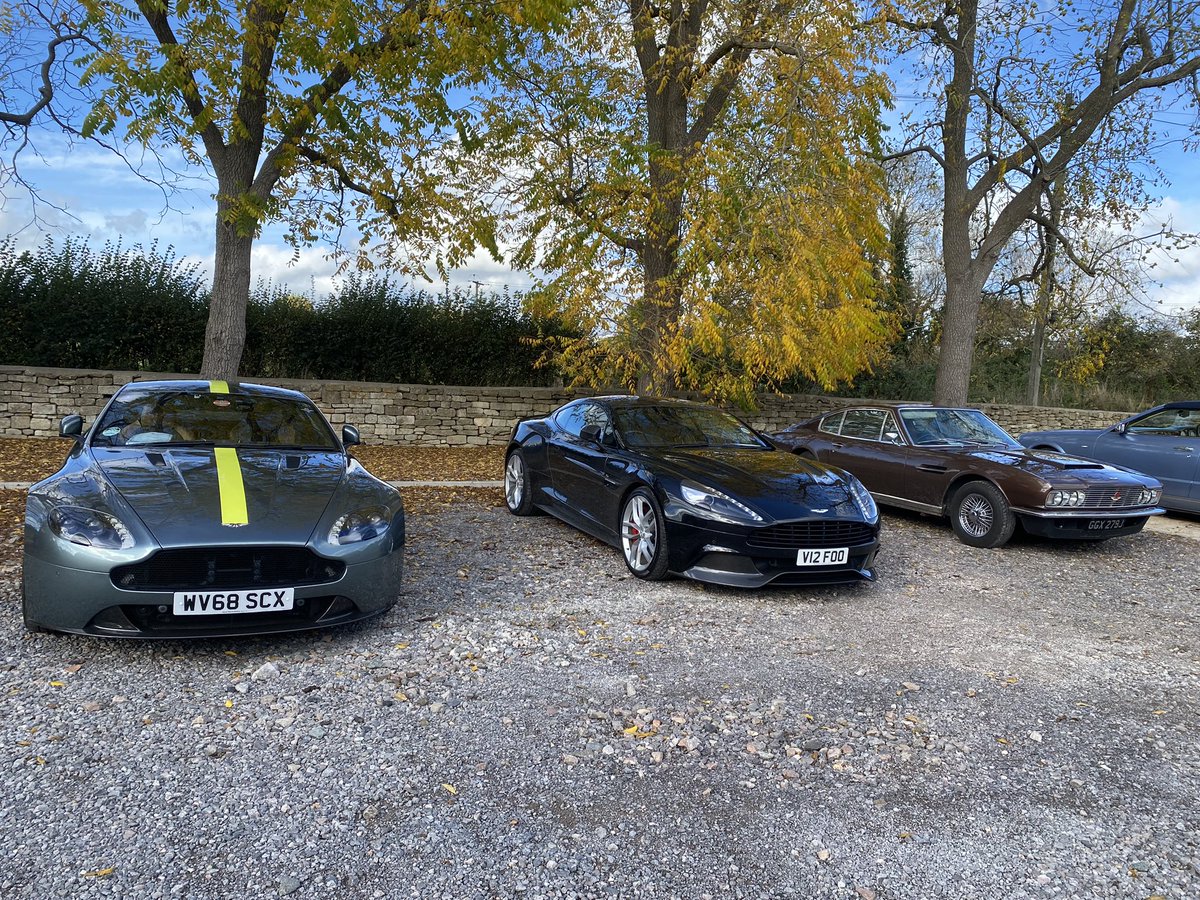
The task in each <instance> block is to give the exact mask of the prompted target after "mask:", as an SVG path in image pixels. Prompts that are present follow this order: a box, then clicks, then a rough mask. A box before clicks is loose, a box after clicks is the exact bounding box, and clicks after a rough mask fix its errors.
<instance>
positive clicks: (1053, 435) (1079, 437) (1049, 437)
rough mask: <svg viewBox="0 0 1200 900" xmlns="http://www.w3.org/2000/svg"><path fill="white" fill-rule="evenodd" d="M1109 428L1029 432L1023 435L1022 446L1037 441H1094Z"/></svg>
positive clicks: (1021, 438)
mask: <svg viewBox="0 0 1200 900" xmlns="http://www.w3.org/2000/svg"><path fill="white" fill-rule="evenodd" d="M1108 430H1109V429H1107V428H1060V429H1057V430H1054V431H1029V432H1026V433H1025V434H1023V435H1021V437H1020V438H1019V440H1020V441H1021V443H1022V444H1025V445H1029V444H1031V443H1033V442H1035V441H1052V442H1054V443H1058V442H1060V441H1069V442H1072V443H1073V442H1077V441H1094V440H1095V439H1096V438H1098V437H1100V435H1102V434H1104V432H1105V431H1108Z"/></svg>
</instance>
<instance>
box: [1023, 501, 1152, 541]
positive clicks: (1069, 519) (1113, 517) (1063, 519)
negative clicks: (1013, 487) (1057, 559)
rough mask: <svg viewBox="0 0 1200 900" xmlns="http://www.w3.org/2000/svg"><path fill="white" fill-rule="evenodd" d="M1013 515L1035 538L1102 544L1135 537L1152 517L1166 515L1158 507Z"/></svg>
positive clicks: (1068, 510)
mask: <svg viewBox="0 0 1200 900" xmlns="http://www.w3.org/2000/svg"><path fill="white" fill-rule="evenodd" d="M1013 512H1014V513H1015V514H1016V515H1017V517H1018V518H1019V519H1020V520H1021V527H1022V528H1024V529H1025V531H1026V532H1028V533H1029V534H1032V535H1034V536H1035V537H1045V538H1060V539H1062V540H1068V541H1103V540H1107V539H1108V538H1113V537H1124V536H1125V535H1130V534H1137V533H1138V532H1139V531H1141V530H1142V529H1143V528H1144V527H1145V526H1146V522H1147V521H1148V520H1149V518H1150V517H1151V516H1161V515H1162V514H1163V513H1165V512H1166V510H1165V509H1162V508H1160V507H1152V508H1148V507H1141V508H1138V509H1129V510H1126V509H1121V510H1112V509H1054V510H1043V509H1021V508H1015V509H1013Z"/></svg>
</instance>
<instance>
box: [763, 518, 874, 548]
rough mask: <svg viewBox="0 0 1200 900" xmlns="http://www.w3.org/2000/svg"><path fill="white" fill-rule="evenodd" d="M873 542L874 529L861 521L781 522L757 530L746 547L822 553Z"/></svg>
mask: <svg viewBox="0 0 1200 900" xmlns="http://www.w3.org/2000/svg"><path fill="white" fill-rule="evenodd" d="M873 540H875V529H874V528H872V527H871V526H870V525H867V524H866V523H865V522H844V521H838V520H836V519H835V520H832V521H824V520H821V521H816V522H784V523H782V524H779V525H768V526H767V527H766V528H759V529H757V530H756V531H754V532H752V533H751V534H750V536H749V537H748V538H746V544H747V545H748V546H751V547H760V548H762V549H764V550H823V549H825V548H827V547H856V546H858V545H859V544H869V543H870V542H871V541H873Z"/></svg>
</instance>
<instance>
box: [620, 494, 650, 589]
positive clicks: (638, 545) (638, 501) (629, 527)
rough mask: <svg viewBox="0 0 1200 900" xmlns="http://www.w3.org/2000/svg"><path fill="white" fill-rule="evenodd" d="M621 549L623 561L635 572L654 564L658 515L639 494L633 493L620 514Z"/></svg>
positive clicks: (644, 569)
mask: <svg viewBox="0 0 1200 900" xmlns="http://www.w3.org/2000/svg"><path fill="white" fill-rule="evenodd" d="M621 549H622V550H623V551H624V552H625V561H626V562H627V563H628V564H629V568H631V569H633V570H634V571H635V572H645V571H646V570H647V569H649V568H650V567H651V566H652V565H653V564H654V556H655V553H656V552H657V550H658V517H657V516H656V515H655V513H654V507H653V506H651V505H650V501H649V500H647V499H646V498H645V497H644V496H642V495H641V494H634V495H633V496H632V497H630V498H629V501H628V502H627V503H626V504H625V512H624V514H622V516H621Z"/></svg>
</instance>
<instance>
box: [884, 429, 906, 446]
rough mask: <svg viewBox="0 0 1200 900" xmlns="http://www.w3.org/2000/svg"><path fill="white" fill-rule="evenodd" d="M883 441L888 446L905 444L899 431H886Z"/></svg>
mask: <svg viewBox="0 0 1200 900" xmlns="http://www.w3.org/2000/svg"><path fill="white" fill-rule="evenodd" d="M883 440H884V443H887V444H903V443H904V441H903V440H901V438H900V433H899V432H898V431H885V432H884V433H883Z"/></svg>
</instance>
